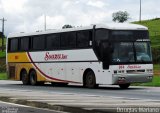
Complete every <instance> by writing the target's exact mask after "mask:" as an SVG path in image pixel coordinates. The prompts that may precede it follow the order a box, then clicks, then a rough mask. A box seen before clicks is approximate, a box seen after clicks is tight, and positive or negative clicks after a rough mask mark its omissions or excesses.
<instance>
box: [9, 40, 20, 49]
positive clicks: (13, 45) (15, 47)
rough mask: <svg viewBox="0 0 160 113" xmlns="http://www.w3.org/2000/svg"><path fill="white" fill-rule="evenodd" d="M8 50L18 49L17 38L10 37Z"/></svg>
mask: <svg viewBox="0 0 160 113" xmlns="http://www.w3.org/2000/svg"><path fill="white" fill-rule="evenodd" d="M10 44H11V45H10V51H18V39H11V41H10Z"/></svg>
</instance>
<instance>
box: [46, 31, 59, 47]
mask: <svg viewBox="0 0 160 113" xmlns="http://www.w3.org/2000/svg"><path fill="white" fill-rule="evenodd" d="M46 38H47V49H58V48H59V46H60V35H58V34H51V35H48V36H47V37H46Z"/></svg>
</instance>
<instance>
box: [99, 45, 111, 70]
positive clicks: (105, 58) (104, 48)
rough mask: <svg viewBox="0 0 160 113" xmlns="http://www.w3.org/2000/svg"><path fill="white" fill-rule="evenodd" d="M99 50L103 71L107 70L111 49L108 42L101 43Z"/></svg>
mask: <svg viewBox="0 0 160 113" xmlns="http://www.w3.org/2000/svg"><path fill="white" fill-rule="evenodd" d="M100 49H101V52H100V53H101V59H102V62H103V69H109V65H110V62H111V54H112V51H113V48H112V47H111V44H110V43H109V42H102V43H101V44H100Z"/></svg>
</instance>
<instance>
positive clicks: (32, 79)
mask: <svg viewBox="0 0 160 113" xmlns="http://www.w3.org/2000/svg"><path fill="white" fill-rule="evenodd" d="M29 78H30V83H31V85H33V86H34V85H37V83H38V82H37V74H36V71H34V70H32V71H31V72H30V74H29Z"/></svg>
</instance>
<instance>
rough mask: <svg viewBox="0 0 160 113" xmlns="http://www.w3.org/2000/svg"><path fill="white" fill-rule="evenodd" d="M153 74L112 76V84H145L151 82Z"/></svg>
mask: <svg viewBox="0 0 160 113" xmlns="http://www.w3.org/2000/svg"><path fill="white" fill-rule="evenodd" d="M152 79H153V73H150V74H148V73H147V74H144V73H143V74H142V73H139V74H137V73H136V74H113V79H112V83H113V84H126V83H145V82H152Z"/></svg>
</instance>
